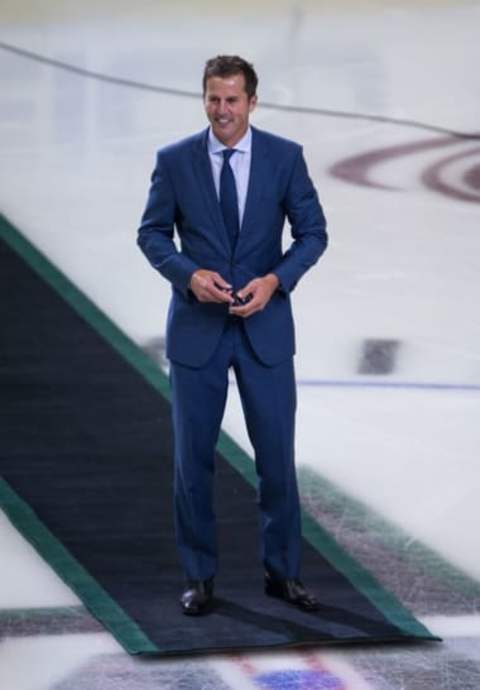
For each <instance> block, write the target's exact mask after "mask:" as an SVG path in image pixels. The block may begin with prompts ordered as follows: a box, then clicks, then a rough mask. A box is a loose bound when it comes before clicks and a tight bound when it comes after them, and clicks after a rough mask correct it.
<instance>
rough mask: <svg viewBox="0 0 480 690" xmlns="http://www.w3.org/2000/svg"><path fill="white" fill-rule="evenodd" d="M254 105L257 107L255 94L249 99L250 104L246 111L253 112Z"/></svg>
mask: <svg viewBox="0 0 480 690" xmlns="http://www.w3.org/2000/svg"><path fill="white" fill-rule="evenodd" d="M256 105H257V96H256V94H255V96H252V97H251V99H250V103H249V104H248V110H249V112H250V113H251V112H253V111H254V110H255V107H256Z"/></svg>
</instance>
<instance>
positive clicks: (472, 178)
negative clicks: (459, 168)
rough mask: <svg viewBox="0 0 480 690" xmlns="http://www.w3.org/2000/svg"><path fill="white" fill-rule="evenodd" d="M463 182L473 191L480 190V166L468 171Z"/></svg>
mask: <svg viewBox="0 0 480 690" xmlns="http://www.w3.org/2000/svg"><path fill="white" fill-rule="evenodd" d="M463 181H464V182H465V184H467V185H468V186H469V187H471V188H472V189H480V164H479V165H474V166H473V168H470V169H469V170H467V171H466V172H465V173H464V175H463Z"/></svg>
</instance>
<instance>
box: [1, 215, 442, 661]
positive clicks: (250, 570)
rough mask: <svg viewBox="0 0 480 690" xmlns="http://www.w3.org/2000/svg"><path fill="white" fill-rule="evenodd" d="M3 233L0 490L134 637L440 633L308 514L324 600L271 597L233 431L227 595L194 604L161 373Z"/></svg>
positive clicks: (244, 462)
mask: <svg viewBox="0 0 480 690" xmlns="http://www.w3.org/2000/svg"><path fill="white" fill-rule="evenodd" d="M0 238H2V239H0V265H1V267H2V268H1V271H0V291H1V294H2V296H3V297H2V300H1V303H0V318H1V323H2V335H1V339H0V357H1V360H0V376H1V387H0V407H1V410H2V416H1V437H2V440H1V456H0V471H1V474H2V476H3V479H4V481H3V483H2V484H1V486H0V500H1V505H2V507H3V509H4V510H5V512H6V513H7V514H8V515H9V517H10V519H11V520H12V522H13V523H14V524H15V525H16V527H17V528H18V529H19V530H20V531H21V532H22V533H23V534H24V535H25V537H26V538H27V539H29V541H31V542H32V543H33V544H34V546H35V547H36V548H37V550H38V551H39V552H40V553H41V554H42V555H43V557H44V558H45V559H46V560H48V562H49V563H50V564H51V565H52V567H53V568H54V569H55V570H56V572H57V573H58V574H59V575H60V576H61V577H62V578H63V579H64V580H65V581H66V582H67V583H68V584H69V585H70V586H71V587H72V589H73V590H74V591H75V592H76V593H77V594H78V595H79V597H80V598H81V599H82V601H83V602H84V604H85V605H86V606H87V608H88V609H89V610H90V611H92V613H93V614H94V615H95V616H96V617H97V618H98V619H99V620H101V621H102V623H104V625H105V626H106V627H107V628H108V629H109V630H110V631H111V632H112V633H113V634H114V635H115V637H116V638H117V639H118V640H119V641H120V642H121V643H122V644H123V646H124V647H125V648H126V649H127V650H128V651H129V652H130V653H134V654H157V655H169V654H190V653H199V652H207V651H214V650H215V651H223V650H224V651H228V650H239V649H253V648H268V647H282V646H293V645H305V644H321V643H330V644H331V643H342V642H344V643H352V642H375V641H411V640H412V639H422V640H432V639H435V638H433V637H432V636H431V635H430V633H429V632H428V630H426V629H425V628H424V627H423V626H422V625H421V624H420V623H418V622H417V621H416V620H415V619H414V618H413V617H412V616H411V615H410V614H409V613H408V612H407V611H406V610H405V609H404V608H403V607H402V606H401V604H400V603H399V602H397V601H396V600H395V599H394V598H393V597H392V596H391V595H389V594H388V593H387V592H385V591H384V590H383V589H382V588H381V587H380V586H379V585H378V583H376V582H375V581H374V580H373V578H372V577H371V576H370V575H369V574H368V573H366V572H365V571H364V570H362V569H361V568H360V566H358V565H357V564H356V563H355V562H354V561H353V560H352V559H351V558H349V556H348V555H347V554H345V553H344V552H342V551H341V549H340V548H339V547H338V546H337V545H336V544H335V542H333V540H332V539H331V537H329V535H328V534H326V533H325V532H324V531H323V530H321V528H319V527H318V525H316V524H315V523H314V522H313V520H311V519H310V518H309V517H308V516H307V515H305V516H304V528H305V535H306V539H305V543H304V558H303V578H304V580H305V581H306V583H307V584H308V585H309V586H310V587H311V588H312V589H313V590H315V591H316V592H317V593H318V595H319V597H320V599H321V601H322V608H321V610H320V611H319V612H318V613H315V614H306V613H302V612H301V611H297V610H296V609H294V608H292V607H288V606H286V605H285V604H282V603H281V602H278V601H276V600H273V599H270V598H267V597H265V596H264V594H263V589H262V569H261V564H260V563H259V559H258V530H257V523H258V516H257V509H256V502H255V501H256V497H255V489H254V487H253V486H252V484H251V483H250V482H249V481H247V480H246V478H248V477H250V476H251V463H250V462H249V461H248V459H246V458H245V457H244V455H243V453H242V451H241V450H240V449H239V448H237V447H236V446H235V444H233V442H232V441H231V440H229V439H228V438H227V437H225V436H222V440H221V443H220V445H219V449H220V452H219V455H218V458H217V479H216V481H217V483H216V511H217V518H218V524H219V542H220V551H221V568H220V572H219V576H218V579H217V589H216V594H217V601H216V607H215V610H214V612H213V613H212V614H211V615H210V616H208V617H206V618H201V619H195V618H187V617H185V616H183V615H182V614H181V612H180V609H179V605H178V602H177V599H178V594H179V591H180V589H181V586H182V580H183V577H182V573H181V571H180V569H179V566H178V563H177V558H176V550H175V542H174V533H173V524H172V513H171V502H172V498H171V493H172V435H171V428H170V408H169V402H168V387H167V385H166V382H165V378H164V376H163V374H162V373H161V372H160V371H159V370H157V369H156V367H155V366H154V365H153V364H152V363H151V361H150V360H149V359H148V358H147V357H146V356H144V354H143V353H142V352H141V351H140V350H138V348H137V347H136V346H135V345H133V344H132V343H131V342H130V341H129V340H128V339H127V338H126V337H125V336H124V335H123V334H122V333H120V332H119V331H118V330H117V329H116V328H115V326H114V325H113V324H111V322H109V321H108V319H107V318H106V317H105V316H104V315H102V314H101V313H100V312H99V311H98V310H97V309H96V308H95V307H94V306H93V305H92V304H91V303H90V302H88V300H87V299H86V298H85V297H84V296H83V295H82V294H81V293H79V292H78V291H77V290H76V288H75V287H74V286H73V285H72V284H71V283H69V282H68V280H67V279H66V278H65V277H64V276H62V275H61V274H60V273H59V272H58V271H56V269H54V268H53V267H52V266H51V265H50V264H49V263H48V262H47V261H46V259H45V258H44V257H42V256H41V255H39V254H38V252H36V250H34V249H33V247H31V245H29V244H28V243H26V241H25V240H24V239H23V238H22V237H21V236H20V235H19V233H18V232H17V231H16V230H15V229H14V228H13V227H12V226H11V225H9V224H8V222H7V221H5V220H2V221H1V228H0Z"/></svg>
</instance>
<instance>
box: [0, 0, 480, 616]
mask: <svg viewBox="0 0 480 690" xmlns="http://www.w3.org/2000/svg"><path fill="white" fill-rule="evenodd" d="M47 5H48V7H43V9H39V8H40V6H39V5H38V4H37V3H29V2H27V1H26V0H25V1H24V2H21V3H11V2H7V3H5V5H4V6H2V10H0V40H1V41H5V42H10V43H14V44H16V45H19V46H21V47H25V48H27V49H29V50H34V51H38V52H41V53H43V54H45V55H47V56H50V57H53V58H55V59H58V60H63V61H66V62H71V63H74V64H76V65H79V66H82V67H84V68H87V69H91V70H95V71H103V72H106V73H108V74H112V75H116V76H119V77H126V78H130V79H138V80H139V81H143V82H149V83H154V84H159V85H164V86H170V87H173V88H181V89H188V90H194V91H198V90H199V88H200V87H199V76H200V73H201V70H202V67H203V63H204V61H205V59H206V58H207V57H209V56H210V55H211V54H212V53H218V52H234V51H238V52H239V53H243V54H245V55H246V56H247V57H249V58H250V59H251V60H252V61H253V62H254V63H255V65H256V67H257V68H258V71H259V73H260V77H261V82H260V100H262V99H264V100H268V101H274V102H278V103H284V104H293V105H302V106H314V107H324V108H330V109H334V110H353V111H356V112H363V113H376V114H380V115H385V116H389V117H400V118H408V119H415V118H416V119H419V120H421V121H423V122H431V123H433V124H439V125H443V126H445V127H451V128H455V129H458V130H465V131H474V130H475V129H476V128H478V122H479V115H480V100H479V98H478V89H475V88H472V80H474V79H475V65H478V64H479V57H480V55H479V51H480V49H479V43H478V26H479V25H480V8H479V5H478V3H473V2H460V3H458V2H455V3H454V2H445V3H440V4H439V5H436V6H435V7H431V6H430V5H429V4H428V3H417V4H415V3H406V4H405V5H398V6H391V5H388V6H383V5H382V4H381V3H375V2H369V3H353V4H346V5H345V6H342V7H340V8H338V7H337V8H336V9H333V8H332V7H329V6H328V4H327V3H313V2H308V3H306V2H305V3H303V2H300V3H297V4H296V6H295V8H292V6H291V5H290V4H289V3H287V2H281V3H265V4H264V5H262V6H261V7H259V5H258V3H246V4H245V3H244V4H243V5H242V9H235V10H233V9H232V10H231V12H232V14H229V11H230V10H227V9H225V7H224V5H221V6H219V5H217V4H215V5H214V3H206V4H205V7H203V8H202V9H199V8H198V6H197V5H196V4H194V3H186V4H185V7H183V8H182V7H175V9H173V8H170V9H168V10H167V9H166V8H165V7H163V6H162V7H160V5H159V6H158V7H157V8H156V6H154V5H153V4H152V3H148V2H146V1H145V2H139V3H135V7H133V6H132V7H130V5H127V4H124V3H120V4H118V3H115V4H110V3H109V2H106V1H104V2H99V3H96V6H95V9H94V8H93V5H92V6H91V8H90V9H91V12H90V13H89V11H88V9H86V8H85V7H83V8H79V7H77V5H76V4H75V3H73V2H67V3H56V2H52V3H47ZM274 8H275V14H273V10H274ZM29 13H30V14H29ZM112 16H114V17H115V22H114V26H113V27H112ZM29 17H30V19H29ZM180 36H183V39H184V40H181V39H179V37H180ZM214 37H215V39H214ZM219 37H222V38H221V39H220V38H219ZM0 79H1V92H0V149H1V159H0V208H1V210H2V211H3V212H4V213H5V214H6V215H7V216H8V217H9V218H10V219H11V220H12V221H13V222H14V223H15V224H17V225H18V227H19V228H20V229H21V230H22V232H24V233H25V235H26V236H27V237H28V238H29V239H30V240H31V241H32V242H33V243H34V244H35V245H36V246H38V247H39V248H40V249H41V250H42V251H44V252H45V253H46V254H47V255H48V257H49V258H50V259H51V261H52V262H53V263H54V264H56V265H57V266H58V267H59V268H60V269H61V270H63V271H64V272H65V273H66V274H67V276H69V277H70V279H71V280H72V281H73V282H74V283H75V284H76V285H77V286H78V287H80V289H82V290H83V291H84V292H85V293H86V294H87V295H88V296H89V297H90V298H91V299H92V300H93V301H94V302H95V303H96V304H97V305H98V306H100V308H101V309H103V310H104V311H105V312H106V313H107V314H108V315H109V316H110V318H112V319H113V320H114V321H115V322H116V323H117V324H118V325H119V326H120V327H121V328H122V329H124V330H125V332H127V333H128V334H129V335H130V336H131V337H132V338H133V339H134V340H135V341H136V342H137V343H139V344H140V345H142V344H144V343H145V342H146V341H148V340H150V339H151V338H152V337H154V336H158V335H160V334H163V330H164V321H165V311H166V305H167V302H168V297H169V288H168V285H167V284H166V283H165V282H164V281H163V280H161V279H160V278H159V277H158V276H157V275H156V274H155V273H154V272H153V271H152V270H151V269H150V268H149V266H148V265H147V263H146V261H145V259H144V258H143V257H142V256H141V254H140V252H139V251H138V250H137V248H136V246H135V231H136V227H137V226H138V222H139V217H140V214H141V211H142V208H143V205H144V202H145V198H146V193H147V188H148V177H149V174H150V172H151V168H152V165H153V160H154V152H155V149H156V148H157V147H159V146H161V145H162V144H165V143H167V142H170V141H172V140H174V139H176V138H178V137H180V136H183V135H186V134H188V133H190V132H192V131H196V130H198V129H200V128H202V127H203V126H204V125H205V118H204V115H203V112H202V106H201V102H200V101H195V100H188V99H181V98H176V97H172V96H166V95H159V94H154V93H147V92H142V91H135V90H132V89H127V88H122V87H118V86H114V85H109V84H105V83H101V82H98V81H94V80H90V79H86V78H83V77H80V76H76V75H73V74H69V73H67V72H63V71H61V70H58V69H54V68H52V67H50V66H48V65H44V64H37V63H34V62H31V61H28V60H26V59H24V58H21V57H19V56H15V55H12V54H9V53H6V52H3V51H2V52H1V54H0ZM253 122H254V124H256V125H257V126H259V127H262V128H265V129H271V130H272V131H276V132H278V133H279V134H282V135H284V136H287V137H292V138H295V139H299V140H301V141H302V143H303V144H304V146H305V154H306V158H307V161H308V163H309V168H310V171H311V175H312V177H313V179H314V181H315V183H316V185H317V187H318V190H319V193H320V196H321V199H322V201H323V203H324V206H325V210H326V213H327V216H328V220H329V229H330V233H331V246H330V248H329V250H328V252H327V253H326V255H325V257H324V258H323V259H322V260H321V262H320V264H319V266H318V267H317V268H316V269H314V270H313V271H312V272H311V273H310V274H308V275H307V276H306V277H305V279H304V280H303V281H302V283H301V285H300V286H299V287H298V289H297V290H296V292H295V294H294V296H293V299H294V306H295V310H296V317H297V340H298V356H297V360H296V367H297V375H298V378H299V380H300V381H302V380H307V381H309V382H310V383H311V382H312V381H313V382H315V381H324V380H329V381H344V382H345V381H354V382H357V383H358V382H361V381H365V380H370V379H368V378H366V377H361V376H359V375H358V374H357V373H356V367H357V364H358V359H359V353H360V347H361V343H362V341H363V340H364V339H365V338H393V339H397V340H399V341H400V349H399V356H398V363H397V367H396V369H395V371H394V372H393V373H392V375H390V376H389V377H380V380H382V381H385V382H389V381H392V382H396V383H412V382H414V383H415V382H423V383H433V384H435V383H449V384H454V385H455V384H460V385H465V384H467V385H474V386H480V348H479V343H480V319H479V316H478V308H476V305H477V304H478V302H479V280H478V275H479V269H480V235H479V232H478V229H479V213H478V210H479V206H478V204H475V203H471V202H470V203H468V202H465V201H459V200H453V199H450V198H447V197H445V196H440V195H439V194H436V193H434V192H432V191H429V190H427V189H426V188H425V187H424V186H423V185H422V183H421V181H420V174H421V171H422V170H423V169H424V167H425V166H427V165H429V164H431V163H433V162H435V161H436V160H437V159H438V157H441V156H444V155H447V154H446V152H441V153H439V152H438V151H437V152H435V151H430V152H424V153H422V154H418V155H415V156H411V157H408V158H403V159H397V160H396V161H389V162H385V163H383V164H381V165H378V166H377V167H375V168H374V169H372V175H373V176H374V177H375V179H378V180H380V181H381V182H382V183H385V184H389V185H393V186H396V187H399V188H400V190H399V191H377V190H374V189H368V188H362V187H354V186H350V185H347V184H344V183H342V182H341V181H339V180H336V179H333V178H331V177H330V176H329V175H328V174H327V169H328V167H329V166H330V165H332V164H333V163H335V162H336V161H338V160H341V159H342V158H345V157H347V156H352V155H354V154H359V153H363V152H365V151H369V150H372V149H377V148H381V147H385V146H391V145H394V144H403V143H407V142H411V141H423V140H424V139H428V138H431V137H433V136H434V135H433V134H432V133H431V132H426V131H421V130H415V129H409V128H404V127H400V126H395V125H387V124H379V123H372V122H368V121H355V120H342V119H330V118H324V117H319V116H315V115H307V114H302V115H298V114H293V113H282V112H274V111H270V110H265V109H264V110H262V109H261V108H259V109H258V111H257V113H256V114H255V116H254V118H253ZM473 146H474V143H468V142H460V143H459V144H458V147H456V148H455V149H454V150H455V151H468V150H470V149H471V148H472V147H473ZM477 146H478V144H477ZM475 160H476V161H478V158H476V159H474V158H470V159H468V164H469V165H473V164H474V162H475ZM462 171H463V168H462V167H461V166H460V165H459V166H457V167H452V168H449V169H448V176H449V181H453V182H455V183H456V184H461V176H462ZM479 395H480V391H479V390H478V388H477V389H476V390H472V391H471V392H466V391H458V390H444V391H437V390H424V391H422V390H409V389H405V390H404V389H387V390H380V389H368V388H360V389H351V388H335V387H330V388H324V387H315V386H300V387H299V416H298V437H297V456H298V462H299V463H305V464H309V465H311V466H313V467H315V468H316V469H317V470H318V471H319V472H320V473H321V474H323V475H325V476H327V477H328V478H329V479H331V480H333V481H335V482H337V483H338V484H339V486H340V487H341V488H342V489H343V490H345V491H346V492H348V493H350V494H351V495H352V496H355V497H358V498H361V499H362V500H363V501H365V502H366V503H368V504H369V505H371V506H372V507H374V508H375V509H377V510H379V511H380V512H381V513H382V514H383V515H384V516H386V517H387V518H389V519H390V520H392V521H394V522H395V523H397V524H400V525H402V526H403V527H404V528H405V529H407V530H408V531H409V533H410V534H411V536H412V539H421V540H423V541H424V542H426V543H427V544H428V545H430V546H432V547H433V548H435V549H437V550H438V551H440V552H441V553H442V554H443V555H444V556H446V557H447V558H449V559H450V560H451V561H452V562H453V563H454V564H456V565H457V566H459V567H460V568H464V569H465V570H467V571H468V572H469V573H471V574H472V575H474V576H476V577H480V557H479V553H480V541H479V539H480V538H479V531H478V529H476V525H477V524H478V522H479V518H480V515H479V503H478V500H477V499H476V497H477V496H478V495H479V489H480V486H479V483H480V480H479V476H480V473H479V471H478V448H479V447H480V432H479V425H478V423H477V418H478V413H477V410H478V409H479ZM225 428H226V429H227V431H228V432H229V433H231V434H232V436H233V437H234V438H236V439H237V440H238V441H239V442H240V443H241V444H242V445H244V446H245V447H247V448H248V442H247V440H246V436H245V431H244V426H243V420H242V418H241V412H240V409H239V404H238V400H237V399H236V397H235V392H234V391H232V396H231V400H230V403H229V406H228V409H227V413H226V417H225ZM5 534H7V532H5ZM3 538H4V537H3V536H2V539H3ZM5 538H6V539H7V547H8V548H9V549H10V548H13V549H16V548H17V547H16V546H12V544H11V543H10V542H8V539H9V536H8V534H7V536H6V537H5ZM19 549H20V551H21V550H22V549H23V547H19ZM20 551H19V553H20ZM19 557H21V558H25V563H30V560H29V559H30V556H29V555H27V553H26V552H25V556H20V555H19ZM32 572H33V570H32ZM36 572H37V570H35V573H36ZM43 576H44V574H42V577H43ZM5 579H6V575H5V571H2V572H0V582H2V587H3V581H4V580H5ZM42 581H43V580H42ZM50 586H51V588H52V592H55V594H54V597H53V598H54V600H55V601H63V599H62V597H63V596H64V594H62V593H60V591H59V590H58V589H57V586H58V583H53V582H52V583H51V585H49V586H48V587H45V589H43V588H42V589H41V594H40V596H38V598H37V599H36V601H37V605H46V602H47V601H50V599H49V595H47V590H48V589H49V588H50ZM0 589H1V588H0ZM19 591H20V592H24V594H25V597H26V601H27V600H28V601H30V599H29V597H31V596H32V597H33V599H32V603H33V601H34V600H35V597H34V596H33V595H31V594H30V593H29V592H28V586H27V585H25V587H24V586H23V585H22V589H20V590H19Z"/></svg>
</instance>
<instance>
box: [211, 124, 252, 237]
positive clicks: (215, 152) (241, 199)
mask: <svg viewBox="0 0 480 690" xmlns="http://www.w3.org/2000/svg"><path fill="white" fill-rule="evenodd" d="M226 148H228V147H227V146H225V144H222V142H221V141H219V140H218V139H217V137H216V136H215V134H214V133H213V132H212V128H211V127H210V129H209V131H208V155H209V158H210V164H211V166H212V174H213V181H214V183H215V189H216V192H217V199H219V200H220V173H221V172H222V165H223V153H222V151H223V150H224V149H226ZM233 148H234V149H235V153H234V154H233V155H232V156H231V158H230V161H229V164H230V167H231V168H232V171H233V176H234V178H235V184H236V187H237V198H238V218H239V221H240V228H241V227H242V220H243V214H244V211H245V202H246V200H247V191H248V181H249V179H250V161H251V159H252V130H251V129H250V127H249V128H248V129H247V131H246V132H245V134H244V135H243V137H242V138H241V139H240V141H238V142H237V143H236V144H235V146H234V147H233Z"/></svg>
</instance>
